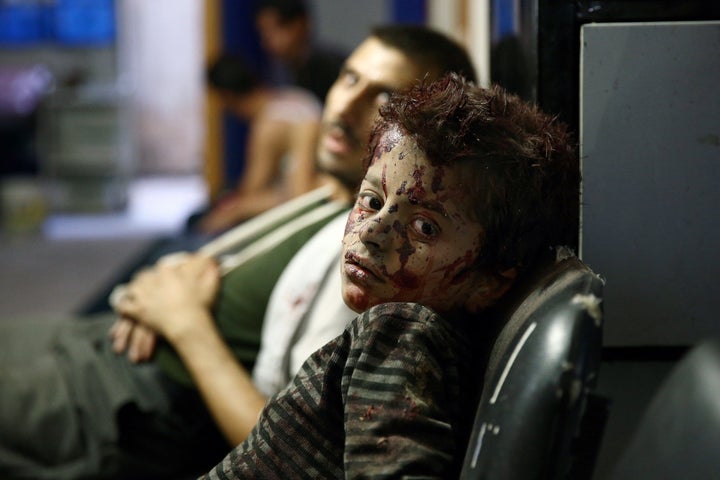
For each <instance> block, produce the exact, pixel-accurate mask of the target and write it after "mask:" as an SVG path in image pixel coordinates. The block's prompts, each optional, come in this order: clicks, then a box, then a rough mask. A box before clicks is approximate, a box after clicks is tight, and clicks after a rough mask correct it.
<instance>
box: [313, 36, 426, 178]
mask: <svg viewBox="0 0 720 480" xmlns="http://www.w3.org/2000/svg"><path fill="white" fill-rule="evenodd" d="M422 75H423V70H422V69H421V67H420V66H419V65H418V64H416V63H415V62H413V61H412V60H411V59H409V58H408V57H406V56H405V54H404V53H403V52H401V51H400V50H398V49H396V48H393V47H390V46H388V45H385V44H384V43H382V42H381V41H380V40H379V39H377V38H375V37H370V38H368V39H367V40H365V41H364V42H363V43H361V44H360V45H359V46H358V47H357V48H356V49H355V51H354V52H353V53H352V54H351V55H350V56H349V57H348V59H347V60H346V61H345V65H344V67H343V69H342V71H341V72H340V75H339V76H338V78H337V80H336V81H335V83H333V85H332V87H331V88H330V91H329V92H328V94H327V98H326V99H325V108H324V110H323V118H322V127H321V132H320V139H319V142H318V150H317V157H318V163H319V165H320V168H321V169H322V170H323V171H325V172H328V173H330V174H332V175H334V176H336V177H338V178H340V179H341V180H343V181H344V182H345V183H346V184H348V185H352V186H353V188H355V186H357V184H358V183H360V180H362V177H363V168H362V159H363V157H364V156H365V154H366V152H367V141H368V137H369V136H370V130H371V129H372V125H373V122H374V120H375V119H376V118H377V116H378V107H379V106H380V105H382V104H383V103H385V102H386V101H387V99H388V97H389V95H390V93H392V92H395V91H398V90H403V89H406V88H408V87H410V86H411V85H412V84H413V83H414V82H415V81H416V80H417V79H418V78H421V77H422Z"/></svg>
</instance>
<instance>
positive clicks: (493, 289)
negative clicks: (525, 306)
mask: <svg viewBox="0 0 720 480" xmlns="http://www.w3.org/2000/svg"><path fill="white" fill-rule="evenodd" d="M515 277H517V270H516V269H515V268H514V267H513V268H509V269H507V270H505V271H503V272H497V273H494V274H493V273H484V274H481V276H480V278H479V279H478V281H477V284H476V285H475V288H473V290H472V291H471V292H470V295H468V298H467V300H466V301H465V309H466V310H467V311H468V312H470V313H479V312H481V311H482V310H485V309H486V308H488V307H489V306H490V305H492V304H493V303H495V302H496V301H497V300H498V299H499V298H500V297H502V296H503V295H505V293H506V292H507V291H508V290H509V289H510V287H511V286H512V284H513V282H514V281H515Z"/></svg>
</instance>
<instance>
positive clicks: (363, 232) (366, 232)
mask: <svg viewBox="0 0 720 480" xmlns="http://www.w3.org/2000/svg"><path fill="white" fill-rule="evenodd" d="M392 230H393V227H392V223H391V220H390V219H388V216H387V215H381V214H378V215H376V216H375V217H373V218H372V219H370V220H368V221H367V222H366V223H365V225H363V226H362V228H361V229H360V232H359V237H360V241H361V242H363V244H365V246H366V247H368V249H370V250H379V251H384V250H387V249H388V248H389V247H390V245H391V243H392V238H391V237H392V233H391V232H392Z"/></svg>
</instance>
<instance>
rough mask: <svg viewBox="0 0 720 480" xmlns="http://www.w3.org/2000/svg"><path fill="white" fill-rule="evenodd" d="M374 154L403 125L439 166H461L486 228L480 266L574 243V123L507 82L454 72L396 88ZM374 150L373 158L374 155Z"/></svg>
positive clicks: (523, 259) (500, 266) (504, 265)
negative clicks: (474, 79)
mask: <svg viewBox="0 0 720 480" xmlns="http://www.w3.org/2000/svg"><path fill="white" fill-rule="evenodd" d="M380 116H381V117H380V120H379V123H378V124H377V125H376V126H375V129H374V131H373V134H372V137H371V141H370V152H371V156H372V155H373V154H374V152H375V148H376V147H377V145H378V142H379V140H380V137H381V135H382V133H383V132H385V131H387V130H388V129H389V128H392V127H393V126H397V127H399V128H400V129H401V131H403V132H404V133H405V134H407V135H410V136H411V138H412V139H413V140H414V141H415V142H416V143H417V145H418V146H419V147H420V148H421V149H422V150H423V152H424V153H425V154H426V155H427V157H428V159H429V161H430V162H431V163H432V164H433V165H435V166H440V167H442V166H446V165H448V166H453V168H456V167H459V168H460V171H459V172H460V174H459V175H458V176H457V178H460V179H462V181H461V182H462V183H461V184H459V185H458V186H457V187H458V188H460V189H463V190H464V191H465V192H466V193H467V194H468V195H470V196H471V197H472V198H473V199H474V200H475V209H474V212H472V216H473V218H474V219H476V220H477V221H478V222H479V223H480V225H482V227H483V229H484V238H483V247H482V249H481V253H480V258H479V259H478V262H479V263H478V265H477V267H478V268H482V269H486V270H489V271H494V272H500V271H504V270H506V269H508V268H511V267H519V268H522V267H524V266H527V265H530V264H532V263H533V262H534V261H535V260H536V258H537V256H538V255H539V254H542V253H543V251H545V252H547V251H549V250H551V249H552V248H553V247H556V246H561V245H574V243H575V239H576V235H577V227H578V215H579V187H580V173H579V168H578V157H577V153H576V151H575V148H574V145H573V144H572V143H571V142H570V139H569V135H568V133H567V130H566V126H565V125H563V124H561V123H560V122H558V121H556V119H554V118H552V117H550V116H548V115H546V114H544V113H542V112H541V111H540V110H539V109H538V108H537V107H535V106H533V105H529V104H527V103H525V102H523V101H522V100H521V99H520V98H519V97H517V96H515V95H511V94H509V93H507V92H506V91H505V90H503V89H502V88H501V87H498V86H494V87H492V88H489V89H483V88H479V87H477V86H475V85H474V84H473V83H470V82H468V81H466V80H464V79H463V78H462V77H460V76H458V75H455V74H451V75H447V76H445V77H443V78H442V79H440V80H438V81H437V82H434V83H431V84H428V83H427V82H422V83H420V84H418V85H416V86H415V87H413V88H412V89H411V90H409V91H408V92H406V93H400V94H395V95H393V96H392V97H391V99H390V101H389V102H388V103H387V104H385V105H383V106H382V107H381V108H380ZM371 159H372V157H369V158H368V159H367V162H369V161H370V160H371Z"/></svg>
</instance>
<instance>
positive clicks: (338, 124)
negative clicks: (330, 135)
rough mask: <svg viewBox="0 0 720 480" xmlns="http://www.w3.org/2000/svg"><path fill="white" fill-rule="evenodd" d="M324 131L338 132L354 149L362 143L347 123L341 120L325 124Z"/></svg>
mask: <svg viewBox="0 0 720 480" xmlns="http://www.w3.org/2000/svg"><path fill="white" fill-rule="evenodd" d="M325 130H326V131H331V130H340V131H341V132H342V134H343V135H344V136H345V138H346V139H347V141H348V143H350V144H351V145H353V146H355V147H359V146H361V145H362V141H361V140H360V135H358V133H357V132H356V131H355V130H354V129H353V128H351V127H350V126H349V125H348V124H347V123H345V122H343V121H342V120H335V121H331V122H326V123H325Z"/></svg>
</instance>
